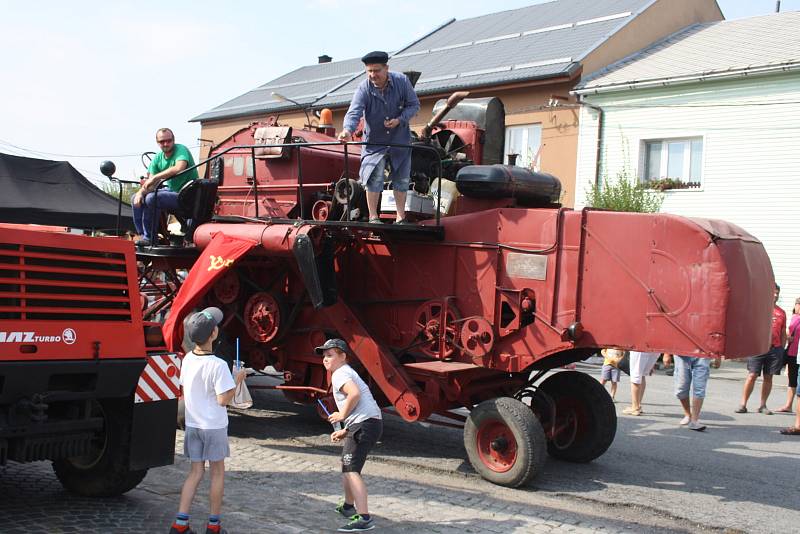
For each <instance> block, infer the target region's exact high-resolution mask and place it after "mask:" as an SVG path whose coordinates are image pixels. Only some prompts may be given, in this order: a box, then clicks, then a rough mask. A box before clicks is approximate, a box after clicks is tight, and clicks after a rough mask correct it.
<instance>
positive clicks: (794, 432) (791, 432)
mask: <svg viewBox="0 0 800 534" xmlns="http://www.w3.org/2000/svg"><path fill="white" fill-rule="evenodd" d="M781 434H783V435H784V436H800V428H795V427H793V426H790V427H789V428H781Z"/></svg>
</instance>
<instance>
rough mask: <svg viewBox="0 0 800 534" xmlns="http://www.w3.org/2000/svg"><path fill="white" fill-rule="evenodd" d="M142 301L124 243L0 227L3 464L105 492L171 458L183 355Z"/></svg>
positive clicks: (85, 490) (129, 484)
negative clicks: (44, 467)
mask: <svg viewBox="0 0 800 534" xmlns="http://www.w3.org/2000/svg"><path fill="white" fill-rule="evenodd" d="M142 307H143V306H142V299H141V297H140V294H139V289H138V278H137V265H136V256H135V253H134V249H133V245H132V244H131V243H130V242H128V241H125V240H122V239H117V238H98V237H88V236H82V235H71V234H66V233H57V232H52V231H49V232H48V231H41V230H33V229H30V228H25V227H16V228H15V227H12V226H3V227H0V465H5V464H6V462H8V461H13V462H33V461H39V460H51V461H52V463H53V469H54V471H55V474H56V476H57V477H58V479H59V480H60V481H61V483H62V484H63V485H64V487H65V488H66V489H68V490H70V491H73V492H76V493H79V494H82V495H87V496H100V497H102V496H112V495H119V494H121V493H125V492H126V491H129V490H130V489H132V488H134V487H136V485H137V484H139V482H141V480H142V479H143V478H144V476H145V474H146V473H147V470H148V468H150V467H155V466H161V465H167V464H171V463H172V461H173V456H174V447H175V428H176V417H177V403H178V401H177V396H178V392H179V385H178V376H179V370H180V361H179V359H178V358H177V356H176V355H175V354H170V353H166V352H165V350H164V347H163V346H158V345H159V340H160V335H158V332H157V330H158V329H159V326H157V325H153V324H146V323H144V322H143V321H142ZM148 330H149V331H151V332H150V333H149V335H148ZM153 332H155V333H156V334H157V335H156V336H153V335H152V333H153ZM154 340H155V341H154ZM162 345H163V344H162Z"/></svg>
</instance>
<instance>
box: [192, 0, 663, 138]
mask: <svg viewBox="0 0 800 534" xmlns="http://www.w3.org/2000/svg"><path fill="white" fill-rule="evenodd" d="M654 1H655V0H557V1H552V2H547V3H543V4H537V5H533V6H528V7H524V8H520V9H513V10H509V11H502V12H500V13H492V14H489V15H483V16H480V17H473V18H469V19H464V20H455V19H452V20H450V21H447V22H445V23H444V24H442V25H440V26H439V27H437V28H435V29H434V30H432V31H431V32H429V33H428V34H426V35H424V36H422V37H421V38H418V39H417V40H415V41H414V42H412V43H411V44H409V45H407V46H405V47H403V48H401V49H400V50H397V51H394V52H392V53H390V58H389V66H390V68H391V69H392V70H394V71H396V72H408V71H416V72H419V73H421V76H420V78H419V80H418V81H417V84H416V91H417V94H418V95H420V96H425V95H432V94H441V93H447V92H450V91H454V90H458V89H471V88H477V87H482V86H493V85H501V84H509V83H519V82H526V81H531V80H538V79H547V78H557V77H562V76H570V75H573V74H574V73H575V72H577V71H578V70H579V69H580V64H581V61H582V60H583V59H584V58H585V57H586V56H587V55H588V54H589V53H591V52H592V51H593V50H595V49H596V48H597V47H598V46H600V45H601V44H602V43H604V42H605V41H606V40H607V39H608V38H609V37H611V36H612V35H613V34H615V33H616V32H618V31H619V30H620V29H621V28H623V27H624V26H625V25H626V24H627V23H628V22H630V21H631V20H632V19H633V18H634V17H636V15H637V14H638V13H640V12H642V11H644V10H645V9H646V8H647V7H649V6H650V5H651V4H652V3H653V2H654ZM372 47H373V48H374V47H375V45H373V46H372ZM365 48H370V46H366V47H365ZM364 76H365V75H364V65H363V64H362V63H361V61H360V59H359V58H352V59H346V60H343V61H332V62H327V63H317V64H314V65H307V66H304V67H300V68H298V69H296V70H294V71H292V72H289V73H287V74H284V75H283V76H280V77H278V78H275V79H274V80H271V81H269V82H267V83H265V84H264V85H262V86H260V87H256V88H255V89H252V90H251V91H248V92H247V93H245V94H243V95H240V96H237V97H236V98H234V99H232V100H229V101H228V102H225V103H223V104H220V105H219V106H217V107H215V108H213V109H210V110H208V111H206V112H204V113H202V114H200V115H198V116H197V117H194V118H193V119H192V121H195V122H196V121H209V120H217V119H231V118H235V117H242V116H246V115H252V114H255V113H265V112H266V113H273V112H279V111H286V110H290V109H296V108H297V107H298V106H297V104H294V103H291V102H287V100H286V99H291V100H294V101H295V102H297V103H299V104H300V105H302V106H313V107H316V108H319V107H332V108H334V107H338V106H345V105H347V104H348V103H349V102H350V99H351V97H352V96H353V93H354V92H355V89H356V87H357V86H358V84H359V83H360V82H361V81H362V80H363V79H364ZM276 95H278V96H276ZM281 97H286V99H283V98H281Z"/></svg>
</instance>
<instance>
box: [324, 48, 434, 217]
mask: <svg viewBox="0 0 800 534" xmlns="http://www.w3.org/2000/svg"><path fill="white" fill-rule="evenodd" d="M361 61H363V62H364V65H365V68H366V72H367V79H366V80H364V81H362V82H361V83H360V84H359V85H358V87H357V88H356V92H355V94H354V95H353V100H352V101H351V102H350V109H348V110H347V114H346V115H345V117H344V128H343V129H342V132H341V133H340V134H339V139H340V140H342V141H351V140H352V138H353V137H352V136H353V132H354V131H355V129H356V127H357V126H358V121H359V119H361V117H362V116H363V117H364V123H365V126H364V141H366V142H368V143H375V144H371V145H365V146H363V147H362V150H361V170H360V171H359V176H360V177H361V183H362V184H364V187H365V188H366V190H367V206H368V207H369V222H371V223H380V222H381V220H380V217H379V213H378V201H379V200H380V196H381V192H382V191H383V177H384V173H385V171H386V169H387V168H388V170H389V176H390V177H391V179H392V189H393V191H394V199H395V204H396V205H397V218H396V221H395V224H407V222H406V213H405V212H406V193H407V192H408V184H409V182H410V181H411V149H410V148H400V147H386V146H380V145H385V144H387V143H388V144H397V145H408V144H410V143H411V130H410V129H409V127H408V124H409V121H411V118H412V117H413V116H414V115H416V114H417V111H419V99H418V98H417V94H416V93H415V92H414V88H413V87H412V85H411V81H410V80H409V79H408V77H407V76H405V75H404V74H400V73H396V72H389V66H388V65H387V63H388V62H389V55H388V54H387V53H386V52H370V53H369V54H367V55H365V56H364V57H362V58H361Z"/></svg>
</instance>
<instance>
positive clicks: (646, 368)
mask: <svg viewBox="0 0 800 534" xmlns="http://www.w3.org/2000/svg"><path fill="white" fill-rule="evenodd" d="M659 356H660V353H658V352H639V351H636V350H632V351H631V352H630V362H631V363H630V366H631V368H630V371H631V372H630V375H631V405H630V406H629V407H627V408H625V409H624V410H622V413H624V414H625V415H642V413H644V412H642V399H643V398H644V390H645V387H646V386H647V379H646V378H645V377H646V376H647V375H649V374H650V372H651V371H652V370H653V366H654V365H655V364H656V360H658V357H659Z"/></svg>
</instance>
